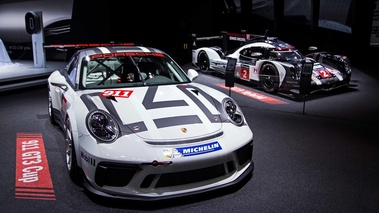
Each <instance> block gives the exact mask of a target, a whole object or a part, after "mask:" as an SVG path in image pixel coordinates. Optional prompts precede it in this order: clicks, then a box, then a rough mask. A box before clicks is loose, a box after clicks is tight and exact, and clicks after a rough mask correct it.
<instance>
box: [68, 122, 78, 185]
mask: <svg viewBox="0 0 379 213" xmlns="http://www.w3.org/2000/svg"><path fill="white" fill-rule="evenodd" d="M65 146H66V151H65V152H66V153H65V155H66V167H67V172H68V174H69V175H70V178H71V180H72V181H73V182H74V183H79V168H78V163H77V159H76V154H75V146H74V142H73V136H72V129H71V123H70V118H67V119H66V124H65Z"/></svg>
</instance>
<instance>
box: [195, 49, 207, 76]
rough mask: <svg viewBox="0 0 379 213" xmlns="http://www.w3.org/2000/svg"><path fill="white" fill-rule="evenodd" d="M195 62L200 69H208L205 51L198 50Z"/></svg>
mask: <svg viewBox="0 0 379 213" xmlns="http://www.w3.org/2000/svg"><path fill="white" fill-rule="evenodd" d="M197 63H198V66H199V69H200V70H201V71H208V69H209V58H208V54H207V53H206V52H205V51H200V53H199V55H198V56H197Z"/></svg>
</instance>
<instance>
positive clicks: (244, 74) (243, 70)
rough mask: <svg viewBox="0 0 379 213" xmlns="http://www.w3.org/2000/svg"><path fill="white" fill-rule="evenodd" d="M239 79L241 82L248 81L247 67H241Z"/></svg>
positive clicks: (248, 71) (248, 72)
mask: <svg viewBox="0 0 379 213" xmlns="http://www.w3.org/2000/svg"><path fill="white" fill-rule="evenodd" d="M240 78H241V79H242V80H246V81H249V80H250V70H249V67H248V66H247V67H246V66H241V76H240Z"/></svg>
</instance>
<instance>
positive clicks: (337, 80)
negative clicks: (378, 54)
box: [192, 33, 351, 93]
mask: <svg viewBox="0 0 379 213" xmlns="http://www.w3.org/2000/svg"><path fill="white" fill-rule="evenodd" d="M216 38H221V37H216ZM222 38H223V39H226V41H224V43H225V42H227V41H237V42H240V43H241V44H240V45H239V46H238V47H237V48H234V49H230V50H229V49H225V47H224V48H221V47H219V46H210V47H200V48H195V49H193V50H192V64H193V65H194V66H196V67H198V68H199V69H200V70H201V71H208V70H213V71H216V72H220V73H222V74H225V72H226V65H227V62H228V58H234V59H236V60H237V63H236V67H235V72H234V76H235V78H236V79H238V80H243V81H246V82H254V83H258V85H260V87H261V88H262V89H263V90H264V91H265V92H268V93H276V92H278V91H291V90H292V91H300V90H301V89H302V88H301V86H302V83H303V82H302V77H303V78H305V77H306V76H305V74H304V73H305V72H304V73H302V72H303V66H304V64H305V62H307V63H308V64H312V66H311V68H310V69H311V70H310V71H309V75H307V76H309V84H310V85H309V86H308V87H309V89H308V90H309V92H315V91H320V90H324V91H328V90H332V89H336V88H339V87H345V86H349V84H350V79H351V67H350V60H349V59H348V58H347V57H346V56H344V55H339V54H335V53H332V52H313V53H311V54H308V55H303V54H302V53H301V52H300V51H299V50H298V49H296V48H295V47H294V46H292V45H290V44H288V43H286V42H284V41H281V40H279V39H278V38H276V37H267V36H264V35H253V34H236V33H227V34H225V36H223V37H222ZM201 39H203V38H201ZM313 50H315V47H313ZM312 67H313V68H312ZM303 74H304V75H303Z"/></svg>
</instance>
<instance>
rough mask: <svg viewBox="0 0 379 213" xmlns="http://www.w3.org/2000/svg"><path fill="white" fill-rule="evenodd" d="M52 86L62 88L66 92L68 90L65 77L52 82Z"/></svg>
mask: <svg viewBox="0 0 379 213" xmlns="http://www.w3.org/2000/svg"><path fill="white" fill-rule="evenodd" d="M51 85H53V86H56V87H59V88H61V89H62V90H64V91H67V90H68V86H67V82H66V79H65V78H64V77H63V76H59V77H57V78H55V79H54V80H53V81H51Z"/></svg>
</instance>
